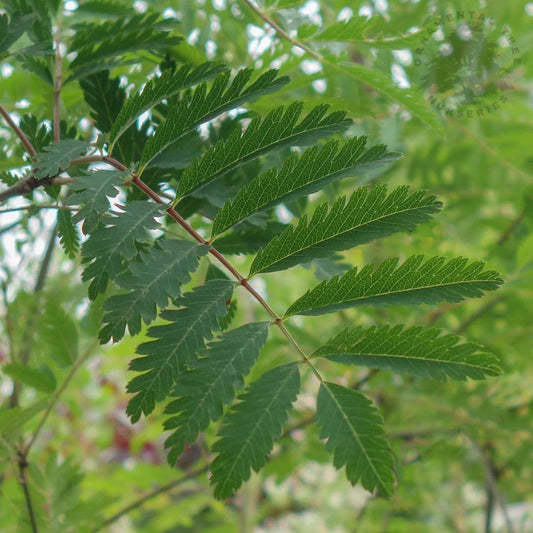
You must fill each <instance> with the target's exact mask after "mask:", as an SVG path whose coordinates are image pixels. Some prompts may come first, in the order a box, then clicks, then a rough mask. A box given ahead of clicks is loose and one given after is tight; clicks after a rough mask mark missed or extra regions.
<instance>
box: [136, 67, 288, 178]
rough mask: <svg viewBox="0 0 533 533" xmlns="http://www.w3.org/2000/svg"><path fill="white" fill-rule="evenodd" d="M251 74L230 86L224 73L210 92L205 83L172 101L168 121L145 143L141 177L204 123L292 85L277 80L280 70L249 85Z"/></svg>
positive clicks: (237, 78) (241, 73)
mask: <svg viewBox="0 0 533 533" xmlns="http://www.w3.org/2000/svg"><path fill="white" fill-rule="evenodd" d="M252 73H253V69H249V68H245V69H242V70H240V71H239V72H238V73H237V75H236V76H235V78H234V79H233V80H232V81H231V83H230V73H229V72H228V71H226V72H222V73H221V74H219V75H218V76H217V77H216V78H215V80H214V81H213V84H212V85H211V89H210V90H209V91H208V90H207V85H206V84H205V83H202V84H201V85H198V87H196V89H195V90H194V91H192V90H188V91H186V92H184V93H183V94H182V95H180V96H179V98H178V97H175V98H174V99H171V103H170V109H169V111H168V114H167V117H166V119H165V121H164V122H163V123H162V124H160V125H159V127H158V128H157V130H156V132H155V134H154V135H153V136H152V137H150V138H149V139H148V141H147V142H146V146H145V148H144V151H143V154H142V157H141V163H140V168H139V173H141V172H142V171H143V169H144V168H145V167H146V166H147V165H148V164H149V163H150V161H152V160H153V159H154V158H155V157H157V156H158V155H159V154H160V153H161V152H162V151H163V150H164V149H165V148H166V147H167V146H169V145H170V144H172V143H174V142H176V141H177V140H178V139H181V138H182V137H184V136H185V135H187V134H189V133H190V132H192V131H194V130H195V129H196V128H197V127H198V126H200V125H201V124H203V123H204V122H207V121H209V120H211V119H213V118H215V117H217V116H218V115H220V114H221V113H224V112H225V111H228V110H230V109H233V108H235V107H238V106H240V105H242V104H243V103H245V102H249V101H251V100H255V99H256V98H258V97H259V96H262V95H265V94H270V93H272V92H274V91H277V90H279V89H280V88H281V87H283V86H284V85H286V84H287V83H288V81H289V79H288V78H287V77H281V78H277V74H278V71H277V70H267V71H266V72H264V73H263V74H261V75H260V76H259V77H258V78H257V79H256V80H255V81H254V82H252V83H250V84H248V82H249V81H250V78H251V76H252Z"/></svg>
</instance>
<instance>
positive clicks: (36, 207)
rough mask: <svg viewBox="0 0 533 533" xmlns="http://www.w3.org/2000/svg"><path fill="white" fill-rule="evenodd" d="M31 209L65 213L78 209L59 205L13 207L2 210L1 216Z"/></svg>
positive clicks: (0, 211)
mask: <svg viewBox="0 0 533 533" xmlns="http://www.w3.org/2000/svg"><path fill="white" fill-rule="evenodd" d="M30 209H60V210H64V211H77V210H78V208H77V207H71V206H70V205H58V204H28V205H24V206H22V207H11V208H9V209H0V215H3V214H4V213H14V212H16V211H29V210H30Z"/></svg>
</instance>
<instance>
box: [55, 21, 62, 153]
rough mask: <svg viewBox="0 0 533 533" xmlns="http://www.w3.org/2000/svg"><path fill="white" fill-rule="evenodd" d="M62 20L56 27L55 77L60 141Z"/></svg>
mask: <svg viewBox="0 0 533 533" xmlns="http://www.w3.org/2000/svg"><path fill="white" fill-rule="evenodd" d="M60 30H61V26H60V21H58V25H57V27H56V32H55V36H54V42H55V52H56V74H55V78H54V142H56V143H57V142H59V141H60V139H61V120H60V116H59V106H60V104H61V84H62V76H63V58H62V57H61V41H60V37H59V34H60Z"/></svg>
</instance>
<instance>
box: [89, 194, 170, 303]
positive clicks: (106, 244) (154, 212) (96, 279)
mask: <svg viewBox="0 0 533 533" xmlns="http://www.w3.org/2000/svg"><path fill="white" fill-rule="evenodd" d="M111 215H112V216H110V217H102V220H105V223H106V225H105V226H101V227H98V229H97V230H96V231H94V232H93V233H92V234H91V236H90V237H89V238H88V239H87V241H85V242H84V243H83V246H82V248H81V255H82V260H83V262H84V263H89V264H88V265H87V266H86V267H85V270H84V271H83V274H82V279H83V281H88V280H92V281H91V284H90V285H89V298H90V299H91V300H94V299H95V298H96V297H97V296H98V294H100V293H102V292H104V291H105V289H106V287H107V282H108V281H109V279H115V278H116V277H117V276H118V275H119V274H120V273H121V272H122V271H123V270H124V260H128V259H132V258H133V257H134V256H135V255H137V247H136V243H143V242H147V241H148V240H149V239H150V238H151V237H150V234H149V233H148V230H153V229H157V228H158V227H159V223H158V222H156V220H155V218H156V217H158V216H162V215H161V206H160V205H158V204H152V203H149V202H144V201H136V202H128V204H127V205H126V207H123V211H121V212H118V211H112V212H111Z"/></svg>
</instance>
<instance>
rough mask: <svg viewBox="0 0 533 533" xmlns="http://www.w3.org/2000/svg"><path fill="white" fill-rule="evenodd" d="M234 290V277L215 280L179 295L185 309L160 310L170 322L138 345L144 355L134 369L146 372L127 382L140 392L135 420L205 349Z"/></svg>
mask: <svg viewBox="0 0 533 533" xmlns="http://www.w3.org/2000/svg"><path fill="white" fill-rule="evenodd" d="M232 291H233V283H232V282H231V281H228V280H223V279H215V280H211V281H208V282H207V283H206V284H205V285H201V286H199V287H196V288H195V289H193V290H192V291H191V292H188V293H185V294H184V295H183V296H181V297H179V298H178V300H177V301H176V305H177V306H179V307H181V309H178V310H167V311H163V312H162V313H161V314H160V317H161V318H162V319H163V320H166V321H168V323H167V324H164V325H162V326H152V327H151V328H150V329H149V330H148V333H147V335H148V337H151V338H152V339H155V340H152V341H149V342H145V343H143V344H141V345H140V346H138V348H137V353H138V354H139V355H143V356H144V357H138V358H137V359H133V361H132V362H131V363H130V369H131V370H134V371H136V372H143V374H141V375H139V376H136V377H134V378H133V379H132V380H131V381H130V382H129V383H128V386H127V390H128V392H132V393H137V394H136V395H135V396H134V397H133V398H132V399H131V400H130V401H129V403H128V407H127V409H126V412H127V414H128V415H129V416H130V417H131V421H132V422H136V421H137V420H139V418H140V417H141V415H142V414H144V415H148V414H150V413H151V412H152V411H153V410H154V408H155V404H156V402H160V401H162V400H164V399H165V398H166V396H167V395H168V393H169V392H170V389H171V388H172V386H173V385H174V383H175V382H176V380H177V379H178V378H179V377H180V376H181V375H182V373H183V372H184V370H185V365H186V364H187V363H189V362H190V361H192V360H194V359H196V357H197V355H198V352H199V351H200V350H203V349H204V347H205V344H204V339H206V340H209V339H210V338H211V337H212V331H213V330H217V329H219V319H220V317H222V316H224V315H225V314H226V313H227V310H228V309H227V307H228V306H227V305H226V302H227V301H228V300H229V299H230V297H231V293H232Z"/></svg>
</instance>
